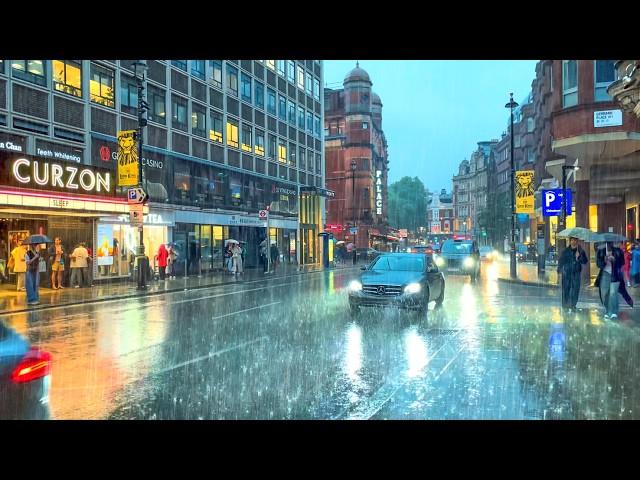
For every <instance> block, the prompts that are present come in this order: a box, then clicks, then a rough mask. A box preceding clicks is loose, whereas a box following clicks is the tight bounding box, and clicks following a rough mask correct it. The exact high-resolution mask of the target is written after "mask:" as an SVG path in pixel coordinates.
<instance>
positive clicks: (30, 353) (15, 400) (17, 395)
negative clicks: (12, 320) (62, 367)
mask: <svg viewBox="0 0 640 480" xmlns="http://www.w3.org/2000/svg"><path fill="white" fill-rule="evenodd" d="M50 383H51V355H50V354H49V353H48V352H43V351H42V350H39V349H36V348H32V347H31V345H30V344H29V342H27V341H26V340H25V339H24V338H22V337H21V336H20V335H18V334H17V333H16V332H15V331H14V330H12V329H10V328H9V327H7V326H6V325H4V324H3V323H1V322H0V420H46V419H48V418H49V417H50V410H49V385H50Z"/></svg>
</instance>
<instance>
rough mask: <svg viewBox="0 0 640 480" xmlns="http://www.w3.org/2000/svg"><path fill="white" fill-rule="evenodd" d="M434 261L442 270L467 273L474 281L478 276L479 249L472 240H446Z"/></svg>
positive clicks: (461, 273) (460, 273)
mask: <svg viewBox="0 0 640 480" xmlns="http://www.w3.org/2000/svg"><path fill="white" fill-rule="evenodd" d="M435 261H436V264H437V265H438V267H440V270H442V271H443V272H446V273H452V274H456V275H469V277H471V280H472V281H474V282H475V281H477V280H478V278H479V277H480V251H479V250H478V244H477V243H476V242H474V241H472V240H446V241H445V242H444V243H443V244H442V249H441V251H440V254H439V255H438V256H437V257H436V259H435Z"/></svg>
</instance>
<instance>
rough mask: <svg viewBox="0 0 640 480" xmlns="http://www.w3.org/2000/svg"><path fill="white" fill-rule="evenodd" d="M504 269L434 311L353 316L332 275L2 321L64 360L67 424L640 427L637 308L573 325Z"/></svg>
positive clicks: (341, 276)
mask: <svg viewBox="0 0 640 480" xmlns="http://www.w3.org/2000/svg"><path fill="white" fill-rule="evenodd" d="M495 273H496V272H495V268H492V267H491V266H489V265H487V266H486V268H484V269H483V278H482V280H481V282H480V283H479V284H477V285H474V284H471V283H470V282H469V280H468V279H467V278H465V277H453V276H451V277H447V288H446V297H445V302H444V307H443V308H442V309H441V310H430V311H429V313H428V314H427V315H426V316H419V315H417V314H414V313H408V312H397V311H394V310H386V311H379V310H370V309H364V310H363V313H362V314H361V315H360V316H359V317H358V318H356V319H352V318H351V317H350V316H349V314H348V304H347V296H346V292H345V290H344V289H345V287H346V285H347V284H348V283H349V281H350V280H352V279H353V278H355V276H356V273H354V272H335V271H333V272H320V273H312V274H308V275H302V276H298V277H295V278H283V279H270V280H268V281H266V282H265V281H264V280H259V281H254V282H246V283H243V284H236V285H228V286H224V287H215V288H211V289H204V290H196V291H190V292H179V293H172V294H167V295H165V296H162V297H161V296H155V297H148V298H145V299H134V300H127V301H112V302H103V303H96V304H88V305H83V306H76V307H64V308H57V309H50V310H44V311H40V312H34V313H21V314H15V315H12V316H5V317H2V318H0V320H2V321H3V322H5V323H6V324H8V325H9V326H11V327H13V328H14V329H16V330H17V331H18V332H19V333H21V334H23V335H25V336H26V337H28V338H29V340H30V341H31V342H32V343H34V344H36V345H39V346H41V347H42V348H44V349H46V350H48V351H49V352H51V353H52V355H53V359H54V366H53V373H52V384H51V399H50V403H51V410H52V415H53V417H54V418H57V419H369V418H371V419H552V418H562V419H564V418H567V419H573V418H575V419H600V418H602V419H619V418H625V419H626V418H640V370H639V369H638V368H637V364H638V362H639V361H640V341H639V340H640V329H639V328H638V327H639V326H640V315H639V309H636V310H634V311H632V310H622V312H621V315H620V319H619V320H617V321H611V320H604V319H603V318H602V315H601V313H600V312H599V310H597V309H596V308H587V309H585V310H584V311H581V312H578V313H577V314H572V315H565V316H563V315H562V314H561V313H560V310H559V308H558V304H559V299H558V298H557V296H558V292H557V291H554V290H545V289H538V288H532V287H524V286H517V285H508V284H502V283H498V282H497V281H496V275H495ZM432 307H433V305H432Z"/></svg>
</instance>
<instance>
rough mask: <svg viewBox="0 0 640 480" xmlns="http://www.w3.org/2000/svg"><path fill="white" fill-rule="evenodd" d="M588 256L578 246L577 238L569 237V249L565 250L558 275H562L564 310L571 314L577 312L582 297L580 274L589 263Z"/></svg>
mask: <svg viewBox="0 0 640 480" xmlns="http://www.w3.org/2000/svg"><path fill="white" fill-rule="evenodd" d="M587 261H588V259H587V254H586V253H585V251H584V249H583V248H582V247H581V246H580V245H578V238H577V237H569V247H567V248H565V249H564V250H563V252H562V254H561V255H560V260H559V261H558V273H559V274H560V275H562V308H563V309H565V310H567V311H568V312H569V313H571V312H572V311H575V309H576V305H577V304H578V297H579V296H580V284H581V279H580V274H581V272H582V265H585V264H586V263H587Z"/></svg>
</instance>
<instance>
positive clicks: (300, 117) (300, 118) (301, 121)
mask: <svg viewBox="0 0 640 480" xmlns="http://www.w3.org/2000/svg"><path fill="white" fill-rule="evenodd" d="M298 128H300V129H302V130H304V108H302V107H298Z"/></svg>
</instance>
